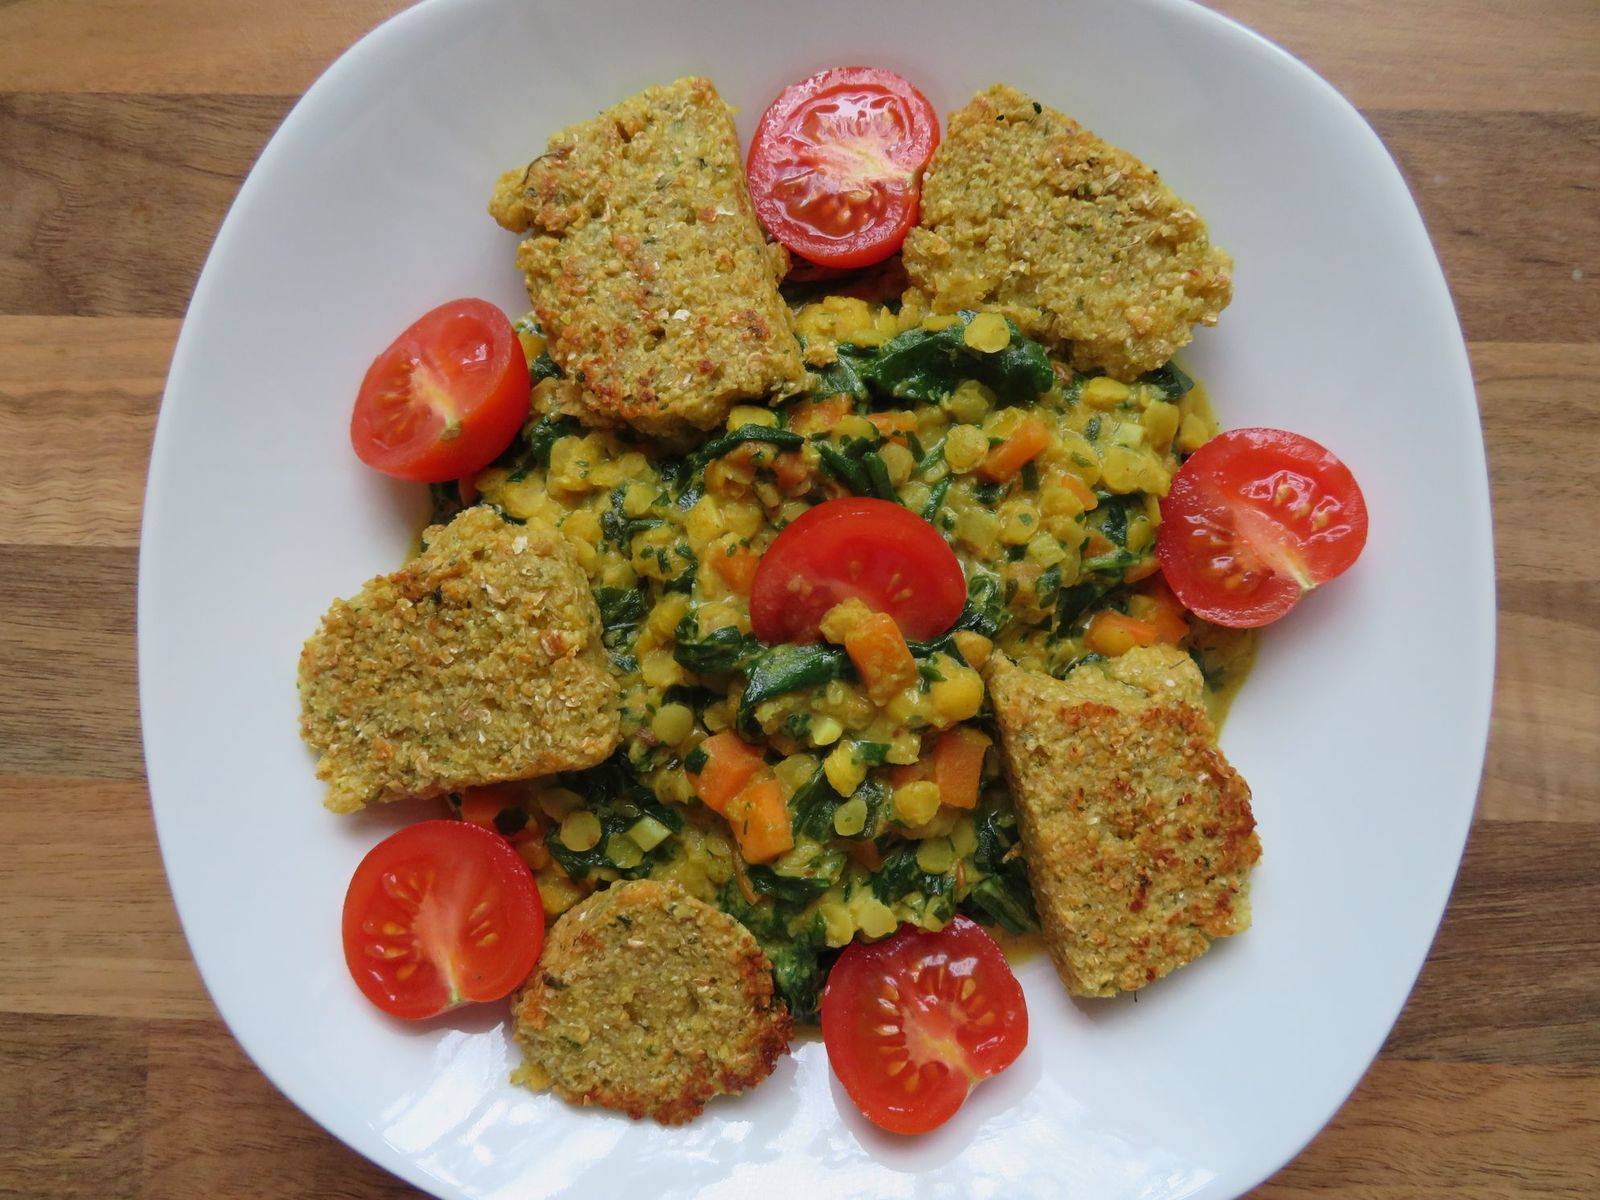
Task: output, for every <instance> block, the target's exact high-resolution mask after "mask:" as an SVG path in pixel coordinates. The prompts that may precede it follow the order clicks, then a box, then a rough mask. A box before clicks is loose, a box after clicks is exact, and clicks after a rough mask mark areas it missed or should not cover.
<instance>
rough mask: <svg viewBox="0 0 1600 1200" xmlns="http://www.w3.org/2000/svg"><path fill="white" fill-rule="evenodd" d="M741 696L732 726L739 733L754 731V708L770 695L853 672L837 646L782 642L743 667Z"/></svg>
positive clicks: (752, 734) (782, 693)
mask: <svg viewBox="0 0 1600 1200" xmlns="http://www.w3.org/2000/svg"><path fill="white" fill-rule="evenodd" d="M745 671H746V677H745V685H744V694H743V695H742V696H740V697H739V711H738V715H737V716H736V718H735V724H736V725H737V726H738V727H739V730H740V731H741V732H743V733H746V734H749V735H751V736H754V735H755V734H756V732H757V725H756V719H755V715H756V712H755V710H756V706H757V705H758V704H760V703H762V702H763V701H765V700H770V699H772V698H773V697H774V696H782V695H786V694H787V693H789V692H798V691H800V690H801V689H802V688H810V687H817V686H819V685H820V684H824V683H829V682H831V681H832V680H835V679H844V678H847V677H853V676H854V674H855V670H854V668H853V667H851V665H850V660H849V658H847V657H846V656H845V652H844V651H843V650H842V649H840V648H839V647H838V646H823V645H795V644H790V643H785V644H783V645H778V646H768V647H766V648H765V649H763V650H761V651H760V652H759V653H758V654H756V656H755V657H754V659H752V660H751V661H749V662H748V664H747V665H746V667H745Z"/></svg>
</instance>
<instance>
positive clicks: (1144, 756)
mask: <svg viewBox="0 0 1600 1200" xmlns="http://www.w3.org/2000/svg"><path fill="white" fill-rule="evenodd" d="M994 662H995V665H994V666H993V667H992V668H991V669H990V673H989V694H990V697H991V698H992V700H993V703H994V711H995V718H996V720H997V722H998V724H999V727H1000V735H1001V747H1002V750H1003V757H1004V760H1005V764H1006V769H1007V773H1008V775H1009V777H1010V780H1011V786H1012V792H1013V795H1014V796H1015V800H1016V805H1017V815H1018V823H1019V826H1020V829H1021V832H1022V845H1023V850H1024V853H1025V854H1026V856H1027V862H1028V877H1029V880H1030V881H1031V882H1032V884H1033V891H1034V898H1035V900H1036V901H1037V903H1038V908H1039V917H1040V922H1041V924H1042V925H1043V928H1044V934H1045V939H1046V941H1047V942H1048V944H1049V946H1050V953H1051V957H1052V958H1053V959H1054V960H1055V964H1056V970H1057V972H1058V973H1059V974H1060V976H1061V980H1062V982H1063V983H1064V984H1066V987H1067V990H1068V991H1069V992H1071V993H1073V994H1074V995H1078V996H1111V995H1115V994H1116V993H1117V992H1120V991H1132V990H1134V989H1136V988H1141V987H1143V986H1145V984H1147V983H1153V982H1155V981H1156V980H1157V979H1160V978H1161V977H1162V976H1163V975H1166V974H1167V973H1168V972H1170V971H1173V970H1175V969H1176V968H1178V967H1181V966H1183V965H1184V964H1185V963H1187V962H1191V961H1193V960H1194V959H1196V958H1198V957H1199V956H1200V955H1201V954H1203V953H1205V951H1206V950H1207V949H1208V948H1209V947H1210V945H1211V942H1212V941H1213V940H1214V939H1216V938H1219V937H1224V936H1226V935H1228V934H1233V933H1240V932H1242V931H1243V930H1245V929H1247V928H1249V925H1250V907H1249V898H1248V885H1249V872H1250V868H1251V867H1252V866H1254V865H1255V863H1256V861H1257V860H1258V859H1259V858H1260V857H1261V843H1260V841H1259V840H1258V839H1257V837H1256V833H1255V817H1254V815H1253V814H1252V812H1251V810H1250V789H1249V787H1248V786H1247V785H1246V784H1245V782H1244V780H1243V779H1242V778H1240V776H1239V774H1238V772H1236V771H1235V770H1234V769H1233V768H1232V767H1231V766H1229V764H1228V762H1227V760H1226V759H1225V758H1223V756H1222V752H1221V751H1220V750H1218V749H1217V745H1216V731H1215V729H1214V728H1213V727H1212V725H1211V721H1210V719H1209V718H1208V717H1207V716H1206V714H1205V710H1204V709H1203V708H1201V707H1200V706H1199V704H1198V699H1199V695H1200V686H1201V681H1200V676H1199V672H1198V671H1197V670H1196V668H1195V666H1194V664H1193V663H1192V662H1190V660H1189V659H1188V657H1187V656H1186V655H1184V654H1183V653H1182V652H1181V651H1178V650H1174V649H1171V648H1168V647H1150V648H1149V649H1140V650H1133V651H1130V652H1129V653H1128V654H1125V655H1123V656H1122V657H1121V658H1119V659H1116V660H1113V661H1112V663H1111V664H1108V665H1107V666H1105V667H1100V666H1090V667H1080V668H1078V669H1077V670H1076V671H1074V672H1073V673H1072V674H1071V675H1069V676H1068V677H1067V678H1066V680H1064V681H1063V680H1057V679H1053V678H1051V677H1049V676H1047V675H1041V674H1038V673H1036V672H1032V671H1025V670H1022V669H1021V668H1019V667H1016V666H1014V665H1013V664H1012V663H1010V662H1009V661H1007V660H1005V659H1004V657H1003V656H999V655H997V656H996V658H995V660H994Z"/></svg>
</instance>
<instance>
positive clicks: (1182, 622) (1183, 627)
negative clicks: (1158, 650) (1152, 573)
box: [1128, 579, 1189, 646]
mask: <svg viewBox="0 0 1600 1200" xmlns="http://www.w3.org/2000/svg"><path fill="white" fill-rule="evenodd" d="M1128 610H1129V612H1130V614H1131V615H1133V616H1135V617H1138V618H1139V620H1141V621H1144V622H1146V623H1147V624H1149V625H1151V626H1153V627H1154V629H1155V631H1156V641H1158V642H1165V643H1166V644H1167V645H1169V646H1176V645H1177V644H1178V643H1179V642H1181V641H1183V639H1184V638H1186V637H1188V636H1189V622H1188V621H1187V620H1186V619H1185V618H1184V612H1185V609H1184V607H1183V602H1182V601H1180V600H1179V599H1178V598H1177V597H1176V596H1174V595H1173V594H1172V589H1171V588H1169V587H1168V586H1167V584H1166V581H1165V580H1163V579H1157V580H1156V581H1155V582H1154V583H1152V584H1150V585H1149V586H1148V587H1147V588H1146V590H1145V591H1143V592H1140V593H1139V594H1138V595H1136V596H1131V597H1129V599H1128Z"/></svg>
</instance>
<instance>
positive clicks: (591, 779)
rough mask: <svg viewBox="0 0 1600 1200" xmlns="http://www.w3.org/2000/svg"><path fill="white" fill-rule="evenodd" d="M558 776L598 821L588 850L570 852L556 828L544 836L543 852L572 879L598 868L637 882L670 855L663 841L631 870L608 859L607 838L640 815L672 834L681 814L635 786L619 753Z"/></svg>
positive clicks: (621, 831)
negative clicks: (595, 839)
mask: <svg viewBox="0 0 1600 1200" xmlns="http://www.w3.org/2000/svg"><path fill="white" fill-rule="evenodd" d="M557 778H558V779H559V780H560V782H561V783H562V785H563V786H566V787H570V788H572V789H573V790H574V791H576V792H578V794H579V795H581V796H583V797H584V807H585V808H587V809H588V810H589V811H590V812H592V813H593V814H594V815H595V817H596V818H597V819H598V820H599V822H600V840H599V841H598V842H597V843H595V845H594V847H593V849H590V850H582V851H579V850H569V849H568V848H567V847H566V845H565V843H563V842H562V840H561V836H560V835H561V827H560V826H559V825H556V826H552V827H551V829H550V831H549V833H547V834H546V835H545V848H546V849H547V850H549V851H550V855H551V857H552V858H554V859H555V860H556V862H558V863H560V864H561V869H562V870H564V871H565V872H566V873H567V874H568V875H571V876H572V877H573V878H574V879H582V878H586V877H587V876H589V875H591V874H592V873H594V872H595V871H598V870H600V869H602V868H609V869H611V870H614V871H616V872H617V873H618V874H619V875H620V876H621V877H622V878H624V879H640V878H642V877H644V876H646V875H648V874H649V873H650V869H651V867H653V866H654V865H655V864H656V863H657V862H659V861H661V860H662V859H663V858H665V857H666V856H667V855H669V854H670V853H672V850H671V846H672V839H671V838H668V839H666V840H665V841H663V842H661V843H660V844H659V845H658V846H656V847H655V848H654V849H652V850H649V851H647V852H643V857H642V858H641V859H640V860H639V861H638V862H635V863H634V864H633V865H632V866H624V865H623V864H622V863H619V862H616V861H614V860H613V859H611V858H610V857H609V856H608V847H609V846H610V842H611V839H612V838H613V837H614V836H618V835H621V836H626V834H627V831H628V830H629V829H631V828H632V827H633V826H634V824H635V823H636V822H637V821H638V820H639V818H640V817H653V818H654V819H655V820H657V821H659V822H661V824H663V825H665V826H666V827H667V828H668V829H670V830H671V831H672V832H674V833H676V832H678V831H679V830H680V829H682V828H683V815H682V814H681V813H680V812H679V811H678V810H677V809H675V808H671V807H668V806H666V805H663V804H661V803H659V802H658V801H657V800H656V798H655V793H653V792H652V791H651V790H650V789H649V788H647V787H645V786H644V785H643V784H642V783H640V782H639V780H638V778H637V777H636V776H635V775H634V773H633V770H632V768H631V767H630V766H629V765H628V762H627V759H626V758H625V757H624V756H623V755H622V753H621V752H620V751H619V752H618V753H617V754H614V755H612V756H611V757H610V758H609V759H607V760H606V761H605V762H603V763H601V764H600V765H599V766H598V767H592V768H590V769H589V770H587V771H577V772H573V773H571V774H568V775H564V776H558V777H557ZM629 845H630V846H632V847H633V848H634V849H635V850H637V849H638V848H639V847H638V845H637V843H634V842H632V840H631V839H629Z"/></svg>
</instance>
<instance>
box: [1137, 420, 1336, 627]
mask: <svg viewBox="0 0 1600 1200" xmlns="http://www.w3.org/2000/svg"><path fill="white" fill-rule="evenodd" d="M1366 542H1367V504H1366V499H1365V497H1363V496H1362V494H1361V488H1360V486H1359V485H1358V484H1357V483H1356V480H1355V476H1353V475H1352V474H1351V473H1350V468H1349V467H1347V466H1345V465H1344V463H1343V462H1341V461H1340V460H1339V459H1338V457H1337V456H1335V455H1334V454H1333V453H1332V452H1331V451H1330V450H1328V449H1326V448H1325V447H1323V446H1321V445H1318V444H1317V443H1316V442H1314V441H1312V440H1311V439H1310V438H1306V437H1301V436H1300V435H1299V434H1296V433H1289V432H1287V431H1285V430H1282V429H1261V428H1252V429H1232V430H1229V431H1228V432H1226V433H1222V434H1219V435H1217V436H1216V437H1214V438H1212V439H1211V440H1210V441H1209V442H1207V443H1206V444H1205V445H1204V446H1202V447H1200V449H1199V450H1197V451H1195V452H1194V454H1192V455H1191V456H1190V457H1189V460H1188V461H1187V462H1185V463H1184V464H1183V466H1182V467H1181V468H1179V470H1178V473H1177V474H1176V475H1175V476H1173V479H1172V489H1171V491H1170V492H1168V494H1167V496H1166V497H1165V498H1164V499H1163V500H1162V501H1161V530H1160V533H1159V534H1158V536H1157V541H1156V557H1157V559H1158V560H1159V562H1160V563H1161V571H1162V574H1163V575H1164V576H1165V578H1166V581H1167V584H1168V585H1169V586H1170V587H1171V588H1172V590H1173V592H1174V593H1175V594H1176V595H1177V597H1178V599H1179V600H1180V601H1182V602H1183V605H1184V607H1186V608H1188V609H1190V610H1191V611H1192V612H1194V613H1195V614H1196V615H1197V616H1200V617H1203V618H1204V619H1206V620H1208V621H1211V622H1213V623H1215V624H1218V625H1226V626H1229V627H1232V628H1235V629H1248V628H1253V627H1256V626H1259V625H1266V624H1268V623H1269V622H1271V621H1275V620H1277V619H1278V618H1279V617H1281V616H1283V614H1284V613H1286V612H1288V611H1289V610H1290V609H1291V608H1293V607H1294V606H1295V605H1296V604H1297V603H1298V602H1299V601H1300V598H1301V597H1302V596H1303V595H1305V594H1306V593H1307V592H1309V591H1311V590H1312V589H1313V588H1316V587H1319V586H1321V585H1322V584H1324V583H1327V582H1328V581H1329V580H1331V579H1334V578H1336V577H1337V576H1339V575H1342V574H1343V573H1344V572H1345V571H1347V570H1349V568H1350V567H1351V565H1352V564H1353V563H1354V562H1355V561H1356V559H1357V558H1358V557H1359V556H1360V554H1361V550H1362V548H1363V547H1364V546H1365V545H1366Z"/></svg>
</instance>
